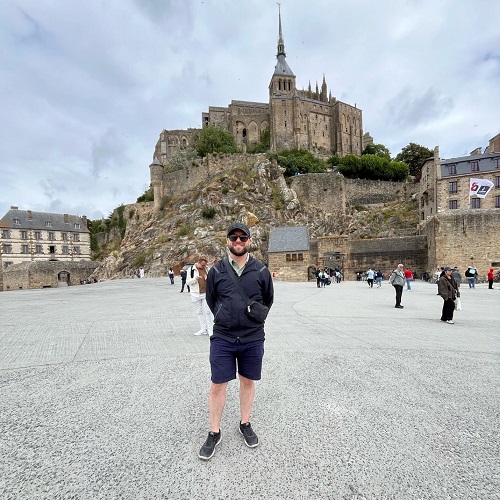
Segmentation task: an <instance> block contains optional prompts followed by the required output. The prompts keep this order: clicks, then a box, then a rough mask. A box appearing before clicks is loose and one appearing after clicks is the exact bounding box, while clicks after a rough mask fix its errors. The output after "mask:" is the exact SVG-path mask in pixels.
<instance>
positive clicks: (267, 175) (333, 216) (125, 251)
mask: <svg viewBox="0 0 500 500" xmlns="http://www.w3.org/2000/svg"><path fill="white" fill-rule="evenodd" d="M339 175H340V174H336V173H327V174H314V176H315V177H314V182H315V183H317V182H321V177H319V180H318V176H339ZM324 179H326V178H324ZM288 181H290V179H288ZM408 186H409V188H408V189H404V190H400V191H401V192H398V193H396V194H395V195H394V196H393V197H392V200H390V201H387V202H385V203H372V204H367V205H360V204H354V205H352V204H350V203H349V200H347V203H346V204H345V205H344V206H343V207H342V208H341V209H340V208H338V205H336V206H335V207H332V204H329V203H317V202H316V203H315V202H312V201H310V200H309V199H308V198H307V197H302V198H300V197H299V196H297V193H296V192H295V191H294V190H293V189H291V188H290V187H289V186H288V184H287V180H286V179H285V178H284V176H283V169H281V168H280V167H279V166H278V165H277V164H276V163H275V162H273V163H272V162H270V161H269V160H265V159H260V160H259V161H256V162H255V163H253V164H248V163H246V164H245V163H242V164H241V165H237V166H235V167H234V168H231V169H229V170H227V171H225V172H223V173H220V174H217V175H215V176H214V177H213V178H211V179H207V180H205V181H204V182H202V183H199V184H198V185H196V186H193V188H192V189H190V190H189V191H187V192H182V193H179V194H176V195H172V196H169V197H165V198H164V199H162V200H161V203H160V206H159V208H155V207H154V204H153V202H148V203H136V204H132V205H127V206H125V207H122V217H123V222H124V226H125V232H124V236H123V238H122V237H121V235H120V233H119V232H118V231H116V232H114V233H112V234H111V235H110V234H108V235H106V237H105V238H103V240H104V241H107V243H105V244H103V245H101V247H100V249H99V253H98V255H97V258H98V259H99V260H100V261H101V265H100V266H99V268H98V269H97V270H96V272H95V273H94V275H93V276H94V277H97V278H99V279H112V278H121V277H129V276H131V275H133V273H134V271H135V270H136V269H137V268H138V267H144V268H145V269H146V271H147V272H148V273H149V275H150V276H165V275H166V273H167V271H168V268H169V267H173V268H174V270H175V271H176V273H177V272H178V270H179V269H180V268H181V267H182V266H183V265H184V264H185V263H188V262H193V261H195V260H196V257H197V256H198V255H201V254H203V255H206V256H208V257H209V259H216V258H219V257H220V256H221V255H222V252H223V249H224V246H225V236H226V233H225V230H226V228H227V227H228V226H229V225H230V223H231V222H233V221H235V220H241V221H243V222H245V223H247V224H248V225H249V226H250V227H251V228H252V241H253V250H252V252H253V254H254V255H255V256H256V257H257V258H260V259H261V260H263V261H264V262H266V261H267V248H268V241H269V234H270V231H271V229H272V228H273V227H278V226H284V225H305V226H307V227H308V228H309V233H310V237H311V238H314V237H316V236H323V235H328V234H347V235H349V236H350V237H352V238H375V237H387V236H396V235H412V234H416V227H417V224H418V215H417V210H416V208H417V207H416V203H415V195H414V189H413V188H412V187H411V185H408Z"/></svg>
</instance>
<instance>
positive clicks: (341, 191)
mask: <svg viewBox="0 0 500 500" xmlns="http://www.w3.org/2000/svg"><path fill="white" fill-rule="evenodd" d="M290 187H291V188H292V189H293V190H295V192H296V193H297V197H298V198H299V200H300V201H301V202H303V203H304V204H306V205H314V206H315V207H324V209H326V210H328V211H331V212H333V211H335V210H342V211H345V209H346V208H347V207H349V206H356V205H373V204H379V203H387V202H390V201H395V200H402V199H410V198H411V197H412V196H413V195H414V194H415V193H416V192H417V189H418V187H417V186H415V185H414V184H408V183H405V182H390V181H372V180H365V179H347V178H345V177H344V176H342V175H341V174H338V173H334V172H332V173H324V174H307V175H297V176H295V177H293V179H292V183H291V186H290Z"/></svg>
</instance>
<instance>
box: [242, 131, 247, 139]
mask: <svg viewBox="0 0 500 500" xmlns="http://www.w3.org/2000/svg"><path fill="white" fill-rule="evenodd" d="M242 135H243V139H245V137H246V136H247V129H246V128H244V129H243V131H242Z"/></svg>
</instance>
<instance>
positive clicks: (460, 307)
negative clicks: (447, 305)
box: [455, 297, 462, 311]
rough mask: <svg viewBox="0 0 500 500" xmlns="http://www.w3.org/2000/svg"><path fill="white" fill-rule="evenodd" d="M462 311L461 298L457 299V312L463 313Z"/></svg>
mask: <svg viewBox="0 0 500 500" xmlns="http://www.w3.org/2000/svg"><path fill="white" fill-rule="evenodd" d="M461 310H462V301H461V300H460V297H457V298H456V299H455V311H461Z"/></svg>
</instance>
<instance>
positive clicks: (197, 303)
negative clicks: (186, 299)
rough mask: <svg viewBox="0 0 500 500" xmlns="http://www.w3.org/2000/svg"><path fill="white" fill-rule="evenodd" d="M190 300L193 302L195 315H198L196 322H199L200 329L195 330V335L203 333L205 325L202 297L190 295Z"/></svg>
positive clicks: (205, 329) (205, 328)
mask: <svg viewBox="0 0 500 500" xmlns="http://www.w3.org/2000/svg"><path fill="white" fill-rule="evenodd" d="M191 301H192V302H193V305H194V308H195V310H196V315H197V316H198V323H199V324H200V330H199V331H198V332H196V333H195V335H203V333H204V332H206V331H207V326H206V323H205V313H204V312H203V302H202V297H196V296H193V295H191Z"/></svg>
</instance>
